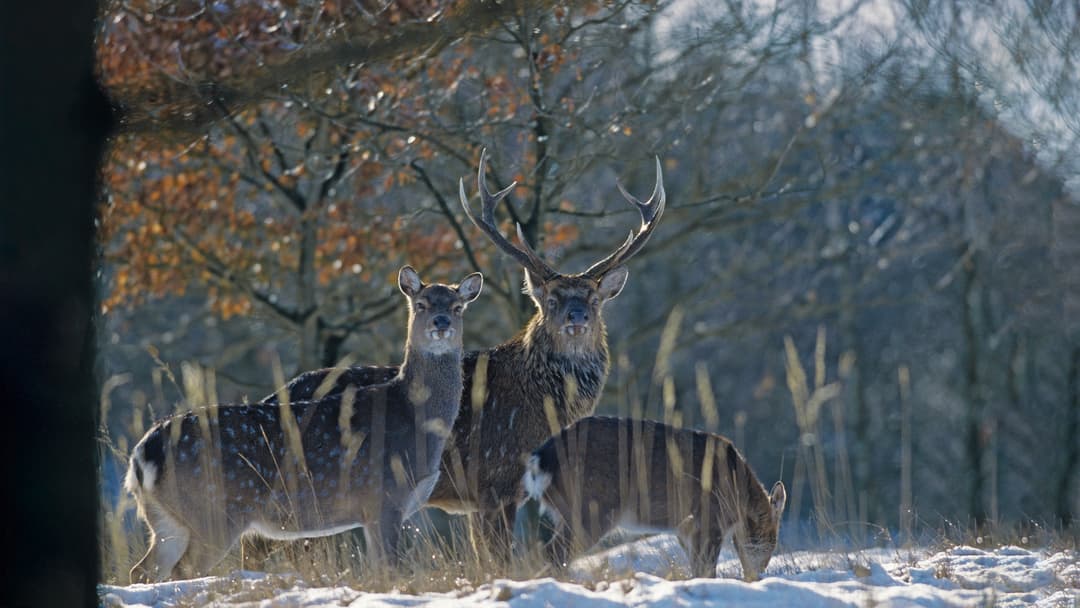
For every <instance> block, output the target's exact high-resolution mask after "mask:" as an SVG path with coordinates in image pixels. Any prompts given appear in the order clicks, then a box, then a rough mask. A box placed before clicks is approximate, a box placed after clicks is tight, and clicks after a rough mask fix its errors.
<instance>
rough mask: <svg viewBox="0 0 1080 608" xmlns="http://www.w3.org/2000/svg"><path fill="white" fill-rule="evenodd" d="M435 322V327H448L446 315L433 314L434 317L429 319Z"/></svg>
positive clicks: (448, 321)
mask: <svg viewBox="0 0 1080 608" xmlns="http://www.w3.org/2000/svg"><path fill="white" fill-rule="evenodd" d="M431 322H432V323H434V324H435V329H446V328H448V327H450V317H448V316H446V315H435V318H434V319H432V320H431Z"/></svg>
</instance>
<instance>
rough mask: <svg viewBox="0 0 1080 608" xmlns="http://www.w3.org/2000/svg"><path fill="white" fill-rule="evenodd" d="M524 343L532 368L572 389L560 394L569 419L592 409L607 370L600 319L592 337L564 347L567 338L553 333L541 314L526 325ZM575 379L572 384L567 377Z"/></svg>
mask: <svg viewBox="0 0 1080 608" xmlns="http://www.w3.org/2000/svg"><path fill="white" fill-rule="evenodd" d="M521 344H522V349H523V351H524V352H523V354H524V357H525V359H526V360H527V361H528V362H529V367H530V369H533V370H544V371H542V372H539V375H540V376H544V377H545V379H546V381H547V382H550V380H552V379H553V378H551V376H552V375H555V376H558V377H559V380H560V384H562V385H563V387H564V388H566V389H567V390H568V391H572V393H569V392H568V393H565V394H560V395H559V396H560V397H561V399H558V401H561V403H560V404H559V405H560V410H562V411H563V412H564V414H565V417H566V421H560V422H569V421H573V420H576V419H578V418H580V417H581V416H586V415H589V414H591V413H592V411H593V409H594V408H595V407H596V401H597V399H599V397H600V392H601V391H602V390H603V388H604V382H605V381H606V380H607V373H608V367H609V363H608V346H607V339H606V337H605V332H604V326H603V323H602V322H601V323H600V325H599V326H598V327H597V331H596V332H595V333H594V334H593V336H592V339H591V340H589V341H588V342H587V343H586V344H583V345H581V346H579V347H576V348H564V344H565V342H564V341H563V340H562V339H560V337H559V336H553V335H552V334H551V332H550V331H549V330H548V329H547V326H546V324H544V323H543V319H542V318H541V317H540V315H537V316H535V317H533V319H532V320H531V321H530V322H529V324H528V325H527V326H526V328H525V331H524V332H523V334H522V335H521ZM568 380H570V381H572V387H571V386H568V385H567V381H568Z"/></svg>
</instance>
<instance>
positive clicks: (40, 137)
mask: <svg viewBox="0 0 1080 608" xmlns="http://www.w3.org/2000/svg"><path fill="white" fill-rule="evenodd" d="M96 8H97V7H96V3H94V2H87V1H85V0H84V1H82V2H70V3H65V4H64V6H63V8H62V9H61V10H60V12H59V13H58V12H57V7H56V6H55V5H52V4H51V3H43V2H16V3H14V4H11V5H10V6H7V7H6V10H5V16H4V19H3V23H4V25H3V28H4V31H3V32H2V33H0V46H2V47H3V48H2V49H0V58H2V59H0V61H2V62H3V82H4V94H3V95H0V115H2V117H3V118H2V120H3V130H2V133H0V140H2V141H3V142H4V146H3V148H4V159H2V160H0V167H3V168H4V169H5V174H4V176H3V180H2V182H3V194H2V195H0V200H2V201H3V213H2V216H3V219H2V220H0V345H2V347H0V386H3V387H4V390H3V393H2V395H3V397H0V401H3V403H0V407H2V408H3V410H4V412H5V413H6V414H7V415H8V416H9V419H8V420H6V421H5V423H4V424H2V425H0V429H3V431H2V436H0V445H2V446H3V454H2V455H0V461H2V463H3V464H2V465H0V466H3V469H4V483H5V495H6V496H8V499H7V500H6V501H5V502H6V503H7V505H8V509H10V511H9V513H10V514H8V515H5V521H4V534H3V536H4V552H3V554H4V560H5V563H4V567H3V571H4V574H5V578H6V580H8V581H10V583H9V584H5V585H4V586H3V591H0V594H2V597H0V605H3V606H96V605H97V592H96V584H97V581H98V578H99V575H100V572H99V570H100V568H99V563H98V562H99V558H98V543H97V525H98V521H97V506H98V487H97V479H98V471H97V467H96V464H97V463H96V458H95V454H96V445H95V440H94V433H95V429H96V427H97V413H98V407H97V398H98V391H97V389H96V387H95V382H94V344H95V341H94V338H93V336H94V331H93V316H94V310H95V299H94V289H93V282H92V276H93V275H92V266H93V258H94V255H93V252H94V246H93V226H94V224H93V219H94V202H95V199H96V195H97V192H98V188H97V172H98V168H99V162H100V155H101V149H102V145H103V143H104V138H105V136H106V134H107V133H108V130H109V126H110V114H109V109H108V105H107V102H106V101H105V98H104V97H103V95H102V94H101V92H100V91H99V90H98V89H97V87H96V85H95V83H94V73H93V46H92V40H93V34H94V19H95V10H96Z"/></svg>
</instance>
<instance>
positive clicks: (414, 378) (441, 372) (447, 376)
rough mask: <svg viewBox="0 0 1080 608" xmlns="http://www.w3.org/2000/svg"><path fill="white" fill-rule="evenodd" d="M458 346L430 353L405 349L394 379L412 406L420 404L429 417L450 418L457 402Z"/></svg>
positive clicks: (458, 398)
mask: <svg viewBox="0 0 1080 608" xmlns="http://www.w3.org/2000/svg"><path fill="white" fill-rule="evenodd" d="M461 358H462V355H461V349H456V350H453V351H451V352H448V353H440V354H432V353H428V352H424V351H421V350H419V349H414V348H407V349H406V350H405V361H404V362H402V364H401V369H400V370H399V372H398V379H399V380H400V382H401V383H402V385H403V386H404V388H405V390H406V391H407V392H408V396H409V401H410V402H412V403H413V405H414V406H421V405H422V406H424V407H425V409H426V410H427V412H428V415H430V416H438V417H440V418H445V419H448V420H453V418H455V417H456V416H457V407H458V405H459V404H460V402H461V390H462V378H461Z"/></svg>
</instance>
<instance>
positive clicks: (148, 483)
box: [124, 442, 158, 496]
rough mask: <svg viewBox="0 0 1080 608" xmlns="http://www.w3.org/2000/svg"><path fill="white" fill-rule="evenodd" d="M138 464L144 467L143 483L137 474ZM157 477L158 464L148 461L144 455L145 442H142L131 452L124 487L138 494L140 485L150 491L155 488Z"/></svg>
mask: <svg viewBox="0 0 1080 608" xmlns="http://www.w3.org/2000/svg"><path fill="white" fill-rule="evenodd" d="M136 466H138V467H139V468H140V469H142V484H141V485H140V484H139V478H138V476H137V475H136V474H135V467H136ZM157 477H158V469H157V467H156V466H154V465H152V464H150V463H148V462H146V460H145V458H144V456H143V444H142V443H141V442H140V443H139V444H138V445H136V446H135V451H133V452H132V453H131V459H130V460H129V461H128V470H127V475H125V476H124V489H125V490H127V491H128V492H131V493H132V494H134V495H135V496H138V495H139V489H140V487H141V489H144V490H148V491H149V490H153V489H154V484H155V483H156V482H157Z"/></svg>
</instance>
